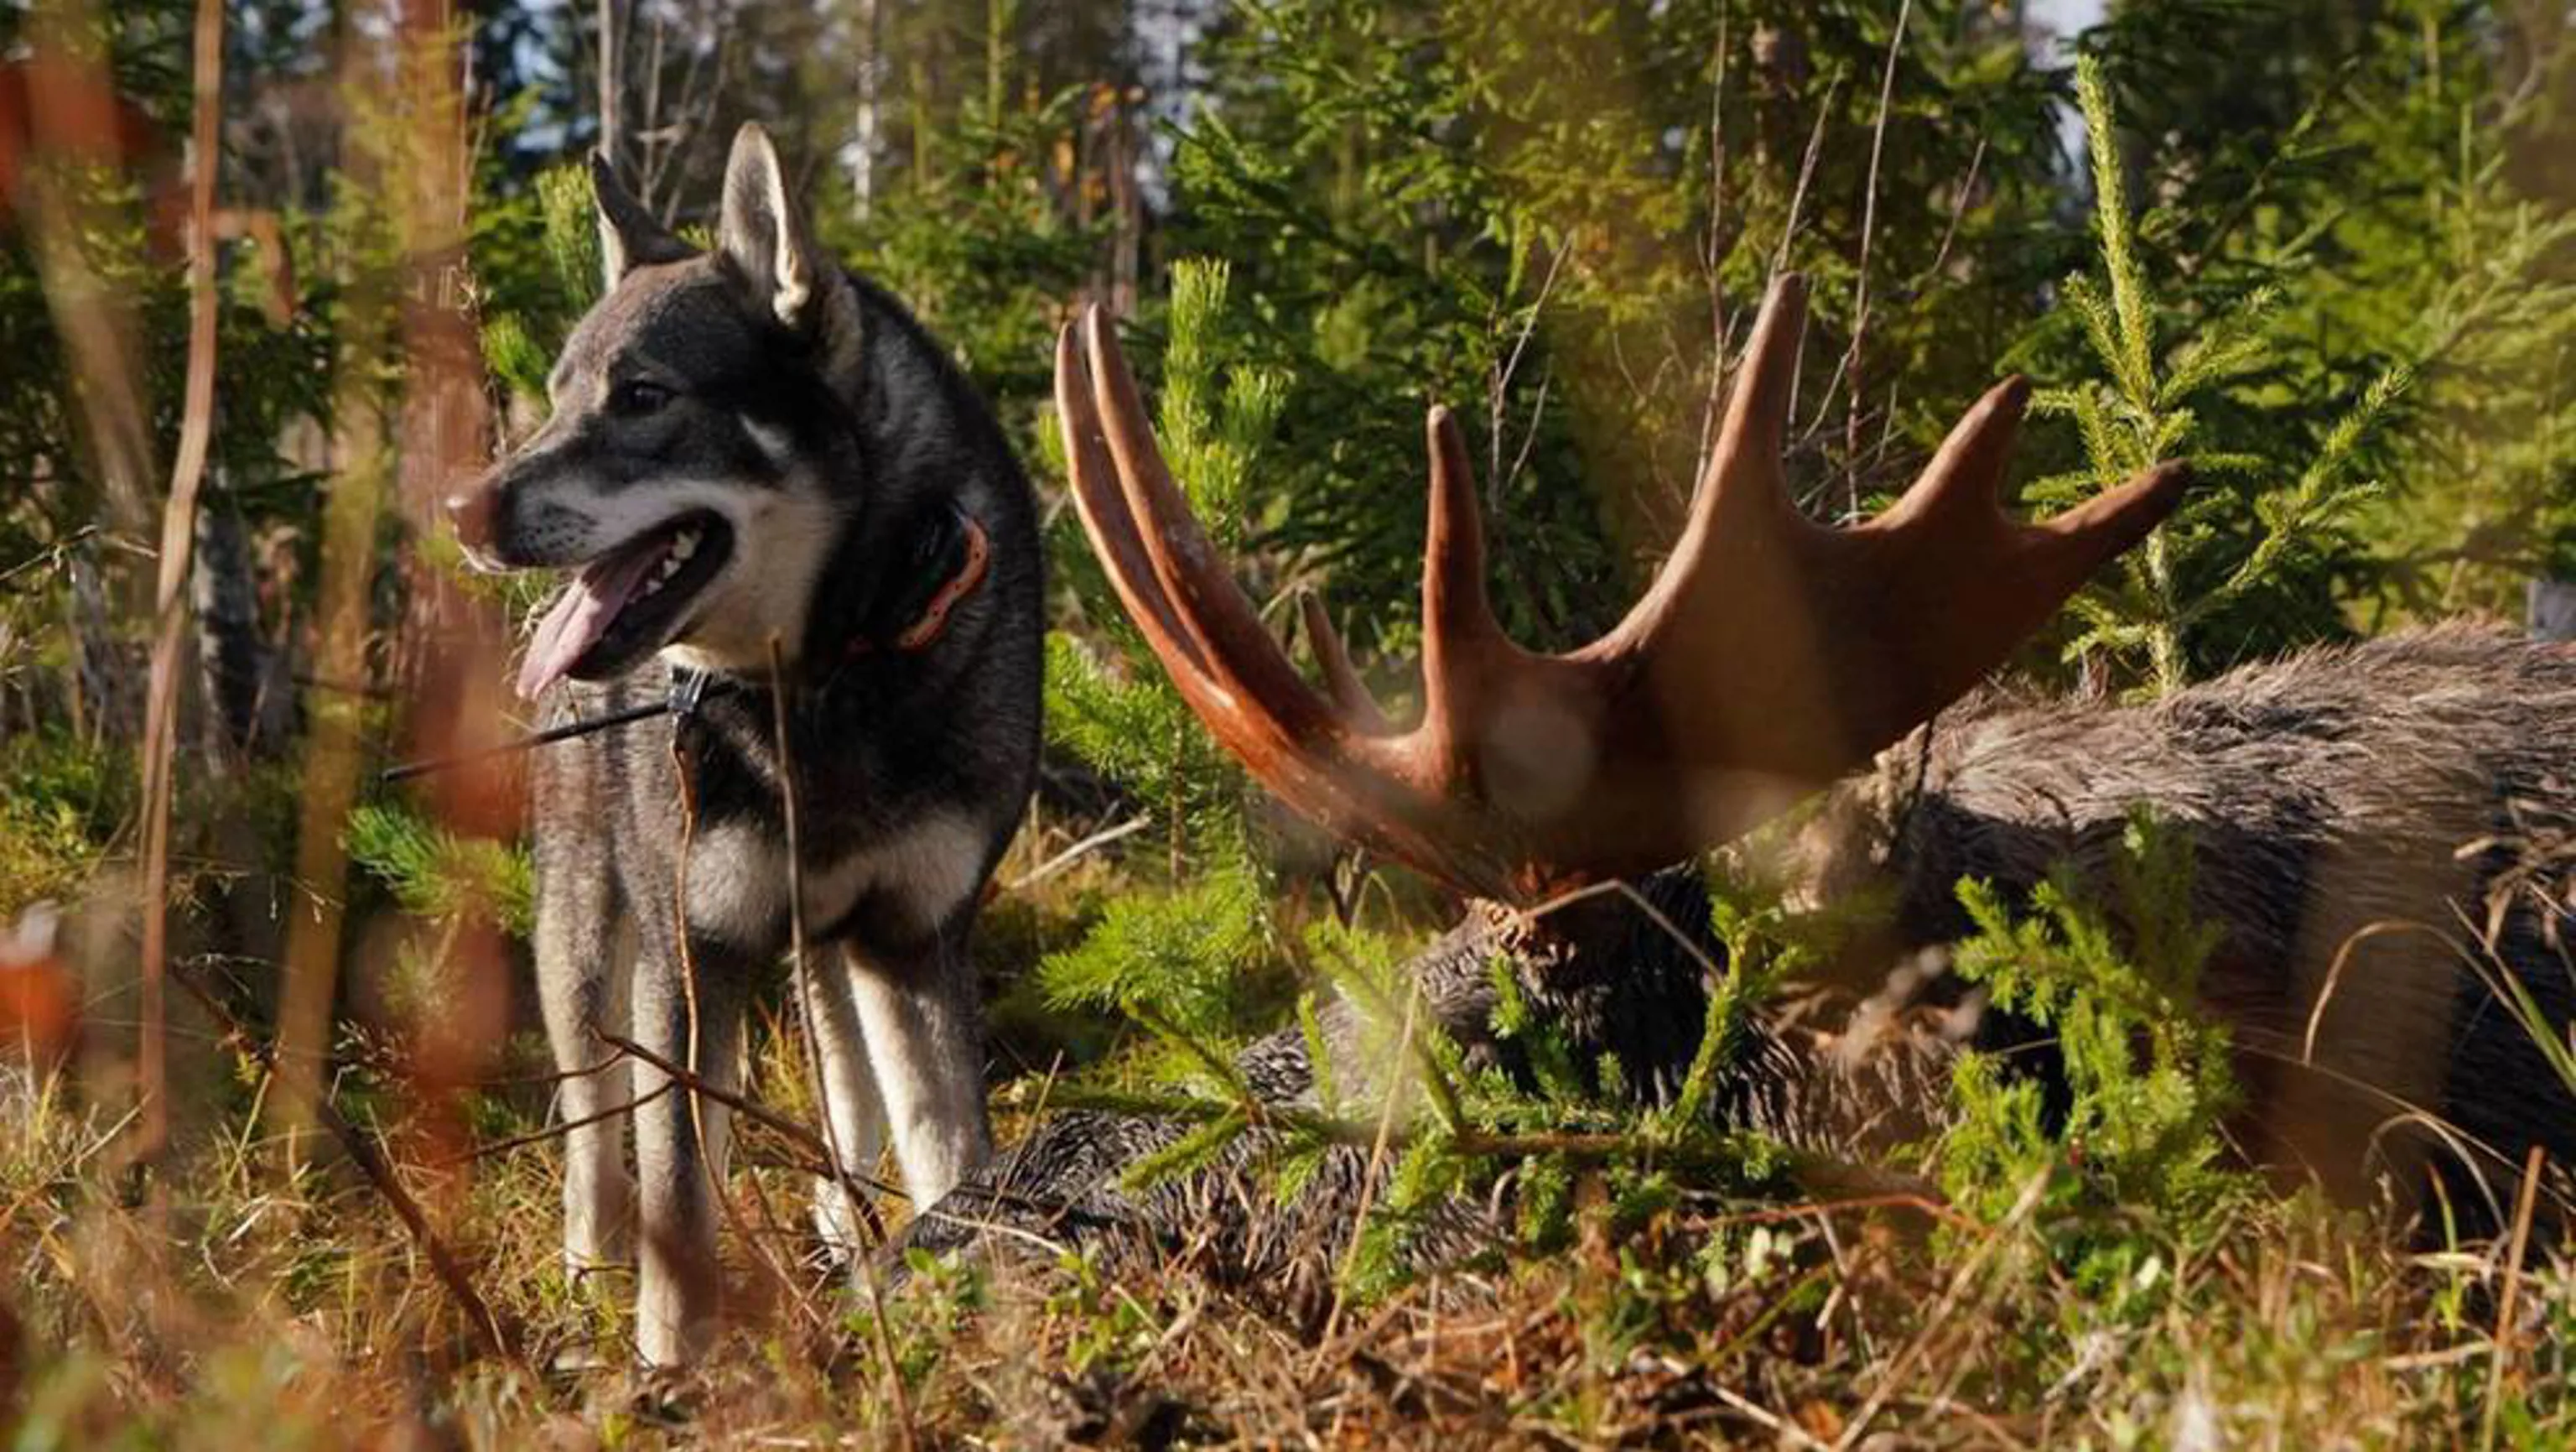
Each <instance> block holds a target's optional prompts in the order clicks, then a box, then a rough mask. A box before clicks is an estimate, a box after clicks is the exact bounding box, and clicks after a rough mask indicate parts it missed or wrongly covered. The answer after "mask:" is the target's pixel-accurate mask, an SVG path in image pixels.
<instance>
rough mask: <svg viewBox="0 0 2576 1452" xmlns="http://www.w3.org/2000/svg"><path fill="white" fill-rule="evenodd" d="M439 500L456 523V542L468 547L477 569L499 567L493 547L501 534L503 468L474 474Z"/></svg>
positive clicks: (467, 550)
mask: <svg viewBox="0 0 2576 1452" xmlns="http://www.w3.org/2000/svg"><path fill="white" fill-rule="evenodd" d="M440 503H441V504H442V506H443V507H444V508H445V509H446V510H447V518H448V522H449V523H450V524H452V525H454V526H455V527H456V542H457V543H458V544H460V545H463V546H464V547H465V554H466V558H467V559H469V560H471V561H472V562H473V564H474V565H475V567H476V568H478V569H485V570H490V569H497V568H499V566H500V562H499V561H498V560H497V559H496V558H495V557H494V554H493V549H492V547H493V544H494V542H495V541H496V540H497V539H499V537H500V518H501V479H500V471H498V470H491V471H488V472H485V473H482V474H478V475H476V476H474V477H473V478H472V479H469V480H467V481H466V482H465V484H464V485H463V487H461V488H459V489H457V490H455V491H454V492H453V493H451V494H449V495H448V496H447V497H446V498H445V499H444V500H442V501H440Z"/></svg>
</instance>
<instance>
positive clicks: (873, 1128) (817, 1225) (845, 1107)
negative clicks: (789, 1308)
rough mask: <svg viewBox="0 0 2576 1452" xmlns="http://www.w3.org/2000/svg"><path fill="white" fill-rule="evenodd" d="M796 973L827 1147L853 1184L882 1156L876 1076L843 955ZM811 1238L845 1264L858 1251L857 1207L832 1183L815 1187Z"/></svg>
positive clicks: (816, 959) (819, 959) (820, 957)
mask: <svg viewBox="0 0 2576 1452" xmlns="http://www.w3.org/2000/svg"><path fill="white" fill-rule="evenodd" d="M801 972H802V975H803V976H802V981H801V983H800V984H799V988H800V990H801V992H800V995H799V997H800V999H801V1001H802V1002H803V1003H804V1004H805V1005H806V1009H807V1011H808V1012H809V1013H810V1014H811V1021H810V1023H809V1024H808V1026H807V1031H808V1032H810V1033H812V1034H813V1036H814V1057H815V1058H816V1059H817V1060H819V1061H820V1064H821V1071H822V1076H823V1082H822V1086H821V1092H822V1095H823V1101H824V1109H825V1110H826V1111H827V1112H828V1113H829V1115H830V1116H831V1142H832V1148H833V1149H834V1151H836V1152H837V1153H838V1154H839V1155H840V1159H841V1168H842V1169H843V1170H845V1171H847V1172H848V1173H849V1174H850V1175H852V1176H853V1177H859V1178H863V1177H865V1176H869V1175H873V1174H875V1173H876V1169H877V1159H878V1156H880V1155H881V1154H883V1153H884V1150H885V1132H886V1115H885V1101H884V1100H882V1099H880V1098H879V1097H878V1095H877V1080H876V1074H875V1073H874V1072H873V1071H872V1070H871V1069H870V1068H869V1067H868V1046H867V1040H866V1037H865V1035H864V1033H863V1031H862V1030H861V1029H860V1027H859V1006H858V1002H857V1000H856V999H855V998H854V997H853V996H852V993H851V983H850V979H851V974H850V971H849V970H848V969H847V968H846V967H844V966H843V962H842V958H841V955H839V954H837V953H831V952H824V953H818V954H814V955H812V961H810V962H809V963H808V964H807V965H806V967H805V968H804V969H802V970H801ZM861 1188H862V1190H864V1188H865V1187H864V1185H862V1187H861ZM814 1231H815V1233H816V1234H817V1235H818V1236H820V1237H821V1238H822V1241H823V1244H824V1246H825V1248H827V1249H828V1250H829V1251H830V1252H831V1254H832V1256H833V1258H834V1259H835V1260H838V1261H844V1262H846V1261H849V1260H851V1259H852V1258H854V1257H855V1256H857V1255H858V1254H859V1253H860V1252H861V1250H862V1248H863V1247H862V1244H861V1237H860V1234H859V1207H858V1206H857V1205H854V1204H852V1203H851V1199H850V1196H849V1194H848V1192H847V1191H845V1190H844V1189H843V1187H842V1186H841V1184H840V1183H839V1182H838V1181H836V1180H833V1179H830V1178H823V1179H818V1180H817V1181H816V1183H815V1186H814Z"/></svg>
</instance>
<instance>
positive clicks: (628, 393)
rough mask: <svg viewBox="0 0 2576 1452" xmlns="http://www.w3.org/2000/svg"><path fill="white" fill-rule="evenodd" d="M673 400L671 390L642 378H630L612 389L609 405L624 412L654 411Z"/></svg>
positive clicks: (644, 412)
mask: <svg viewBox="0 0 2576 1452" xmlns="http://www.w3.org/2000/svg"><path fill="white" fill-rule="evenodd" d="M670 401H671V390H669V389H667V388H664V387H663V386H662V385H661V384H658V383H647V382H646V381H644V380H643V379H641V378H630V379H628V380H626V381H625V382H624V383H621V384H619V385H617V387H616V388H614V389H612V390H610V392H609V395H608V406H609V407H610V408H612V409H614V410H616V411H617V412H619V413H622V414H630V415H632V414H646V413H652V412H654V411H655V410H657V409H659V408H660V407H661V406H662V405H664V404H666V403H669V402H670Z"/></svg>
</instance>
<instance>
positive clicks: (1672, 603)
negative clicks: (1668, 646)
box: [1584, 272, 1822, 658]
mask: <svg viewBox="0 0 2576 1452" xmlns="http://www.w3.org/2000/svg"><path fill="white" fill-rule="evenodd" d="M1806 326H1807V282H1806V279H1805V278H1803V277H1801V276H1799V275H1798V274H1797V273H1794V272H1784V273H1781V274H1779V275H1778V276H1777V277H1774V278H1773V279H1772V280H1771V288H1770V291H1769V292H1768V293H1766V294H1765V295H1764V296H1763V299H1762V311H1761V312H1760V313H1758V314H1756V315H1755V317H1754V321H1753V336H1752V337H1751V338H1750V339H1749V340H1747V341H1746V343H1745V346H1744V361H1743V362H1742V363H1741V364H1739V365H1737V368H1736V371H1735V378H1734V382H1733V384H1732V386H1731V387H1730V389H1729V390H1728V393H1727V400H1726V415H1725V418H1724V419H1723V420H1722V421H1721V423H1720V424H1719V426H1718V431H1717V442H1716V444H1715V446H1714V447H1712V448H1711V449H1710V450H1709V454H1708V458H1707V460H1706V461H1705V462H1704V463H1703V464H1702V466H1701V468H1700V474H1699V479H1698V481H1697V482H1696V483H1695V484H1694V485H1693V487H1692V489H1691V502H1690V514H1689V516H1688V518H1687V519H1686V520H1685V521H1684V522H1683V524H1682V532H1681V535H1680V537H1679V538H1677V539H1675V540H1674V541H1673V551H1672V553H1671V554H1670V555H1667V556H1666V557H1665V559H1664V564H1663V568H1661V569H1659V570H1657V571H1656V572H1655V579H1654V583H1652V584H1651V585H1648V586H1647V587H1646V593H1645V594H1644V595H1642V596H1640V597H1638V600H1637V603H1636V604H1635V605H1634V606H1632V607H1630V609H1629V611H1628V614H1627V616H1626V617H1625V618H1624V619H1622V620H1621V621H1620V622H1619V624H1618V626H1617V628H1615V629H1613V630H1612V631H1611V632H1610V634H1608V635H1606V636H1604V637H1602V638H1601V640H1599V641H1598V642H1595V643H1594V644H1593V645H1592V646H1591V647H1589V648H1587V650H1586V651H1585V652H1584V654H1587V655H1593V656H1598V657H1604V658H1616V657H1618V656H1621V655H1625V654H1628V653H1631V652H1634V651H1637V650H1640V649H1643V648H1644V646H1645V644H1646V641H1647V638H1648V637H1649V636H1650V635H1652V634H1653V632H1654V631H1655V629H1656V627H1657V625H1658V623H1659V622H1661V621H1662V620H1663V619H1664V618H1665V617H1666V616H1667V615H1669V614H1671V613H1672V612H1673V611H1674V610H1676V609H1678V608H1680V604H1681V602H1680V597H1681V596H1682V595H1683V594H1684V593H1685V592H1687V591H1689V590H1691V589H1692V588H1693V586H1692V581H1693V580H1694V579H1696V578H1702V577H1705V576H1707V575H1708V573H1709V563H1710V559H1711V556H1712V555H1714V554H1715V553H1716V552H1717V551H1718V550H1719V548H1720V546H1721V544H1723V543H1725V542H1726V540H1725V537H1726V536H1728V535H1731V534H1733V535H1742V534H1747V533H1752V534H1766V533H1772V532H1787V533H1790V534H1803V533H1809V532H1818V533H1820V532H1822V531H1821V527H1820V526H1817V525H1815V524H1813V523H1812V522H1810V521H1809V520H1808V519H1807V518H1806V516H1804V515H1802V514H1800V513H1799V512H1798V508H1797V505H1796V504H1795V503H1794V502H1792V501H1791V500H1790V498H1789V493H1788V488H1787V485H1786V483H1785V481H1784V479H1783V476H1782V474H1781V469H1780V454H1781V450H1782V448H1783V447H1784V441H1785V438H1786V435H1787V431H1788V417H1789V400H1790V396H1791V395H1792V394H1793V393H1795V392H1796V391H1797V384H1798V345H1799V341H1800V339H1801V337H1802V335H1803V334H1804V333H1805V332H1806Z"/></svg>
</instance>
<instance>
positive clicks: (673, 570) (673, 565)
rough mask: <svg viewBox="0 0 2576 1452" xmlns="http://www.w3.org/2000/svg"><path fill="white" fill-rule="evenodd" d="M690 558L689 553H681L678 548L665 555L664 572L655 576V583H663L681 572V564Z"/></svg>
mask: <svg viewBox="0 0 2576 1452" xmlns="http://www.w3.org/2000/svg"><path fill="white" fill-rule="evenodd" d="M688 558H689V557H688V556H687V555H684V554H682V553H680V552H679V551H678V550H673V551H671V552H670V553H669V554H667V555H664V556H663V557H662V573H660V574H659V575H656V576H655V577H654V578H653V583H654V584H656V585H658V584H661V583H662V582H663V581H664V580H667V579H669V578H671V577H672V576H673V575H676V574H678V573H680V566H681V565H683V564H686V563H687V562H688Z"/></svg>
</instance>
